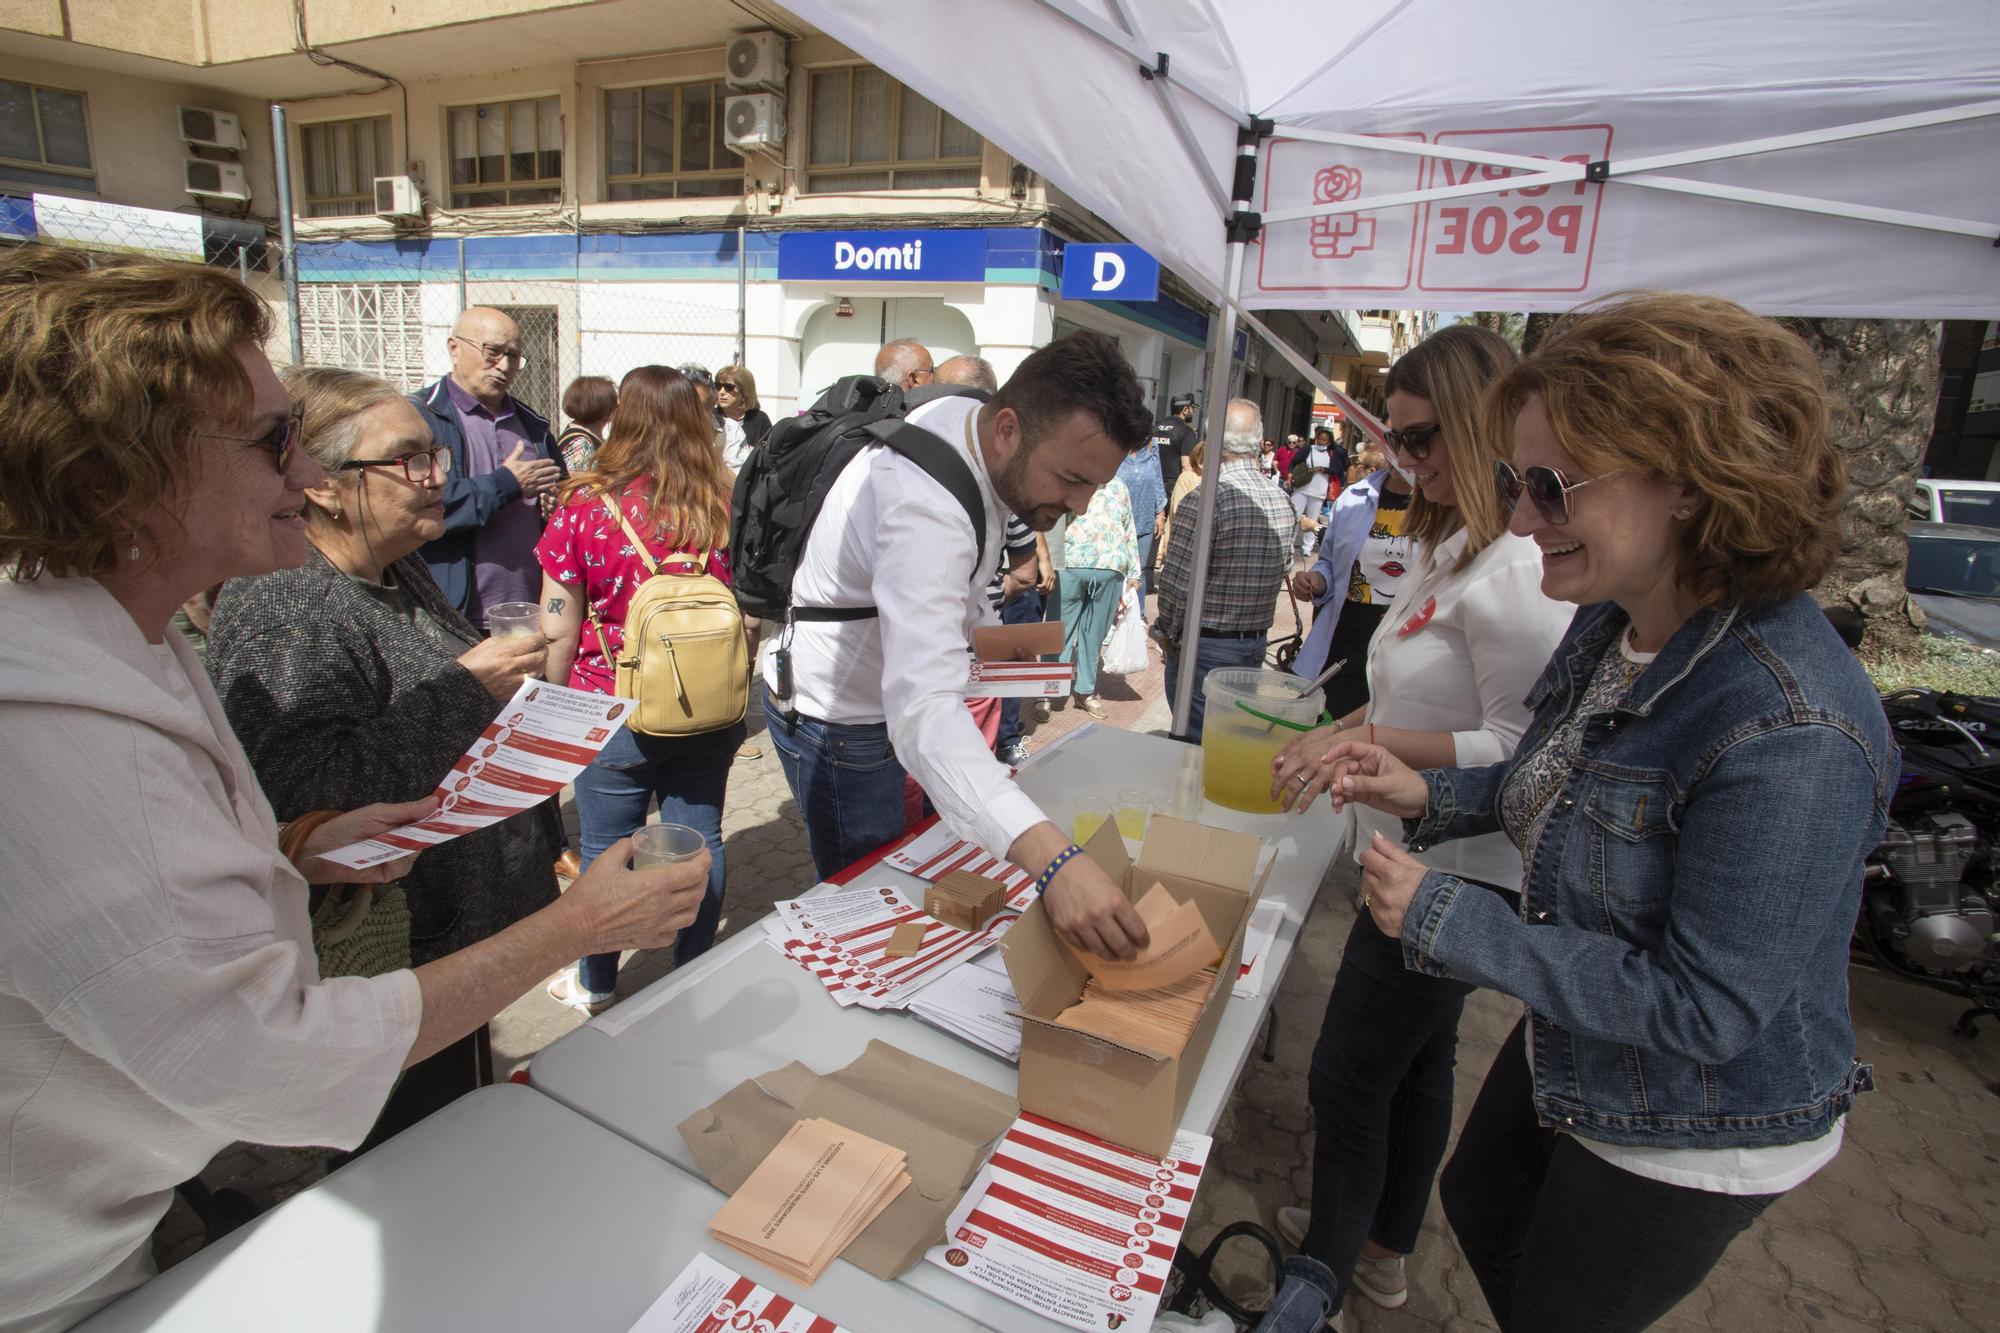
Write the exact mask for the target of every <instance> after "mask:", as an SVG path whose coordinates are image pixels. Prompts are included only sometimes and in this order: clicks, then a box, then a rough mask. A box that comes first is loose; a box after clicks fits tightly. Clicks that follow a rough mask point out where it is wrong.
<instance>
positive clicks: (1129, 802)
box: [1117, 791, 1153, 842]
mask: <svg viewBox="0 0 2000 1333" xmlns="http://www.w3.org/2000/svg"><path fill="white" fill-rule="evenodd" d="M1117 817H1118V832H1119V833H1120V834H1122V835H1123V836H1125V837H1127V838H1131V839H1132V840H1133V841H1135V842H1136V841H1138V840H1139V839H1140V838H1143V837H1145V836H1146V824H1147V821H1149V820H1151V819H1152V817H1153V796H1152V793H1151V792H1143V791H1121V792H1119V793H1118V805H1117Z"/></svg>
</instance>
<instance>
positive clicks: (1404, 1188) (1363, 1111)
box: [1270, 324, 1571, 1328]
mask: <svg viewBox="0 0 2000 1333" xmlns="http://www.w3.org/2000/svg"><path fill="white" fill-rule="evenodd" d="M1513 364H1514V350H1513V348H1511V347H1509V346H1508V345H1507V343H1506V342H1505V341H1503V340H1502V339H1501V338H1500V337H1499V336H1498V335H1497V334H1494V333H1492V332H1490V331H1488V330H1486V329H1482V328H1479V327H1478V326H1476V325H1473V324H1457V325H1453V326H1451V327H1449V328H1446V329H1443V330H1441V331H1440V332H1438V333H1435V334H1433V335H1431V336H1430V337H1429V338H1427V339H1425V340H1424V341H1423V342H1421V343H1419V344H1418V345H1417V346H1416V347H1414V348H1412V349H1411V350H1410V351H1409V352H1408V353H1406V354H1405V355H1404V356H1403V357H1402V358H1401V359H1400V360H1398V361H1397V362H1396V363H1395V364H1394V365H1392V366H1391V367H1390V368H1389V375H1388V382H1387V390H1388V399H1387V407H1388V415H1389V424H1390V426H1391V427H1392V429H1391V430H1390V431H1389V444H1390V447H1391V448H1393V449H1394V450H1395V451H1396V454H1397V461H1398V462H1399V463H1400V464H1401V466H1402V467H1403V468H1404V469H1406V470H1407V471H1408V472H1410V473H1411V474H1412V476H1413V477H1414V479H1415V485H1416V493H1415V495H1414V496H1413V497H1412V499H1411V501H1410V504H1409V508H1408V510H1407V512H1406V516H1405V521H1404V523H1403V526H1402V532H1403V534H1404V535H1405V536H1407V537H1408V538H1409V539H1410V541H1411V543H1412V546H1413V550H1412V552H1411V553H1410V554H1409V556H1408V557H1407V558H1408V561H1409V564H1410V568H1409V569H1408V570H1407V572H1405V573H1404V574H1403V576H1402V578H1401V580H1400V583H1399V586H1398V588H1397V592H1396V599H1395V602H1394V603H1393V606H1392V609H1391V610H1390V612H1389V613H1388V614H1387V615H1386V616H1384V617H1383V619H1382V620H1381V623H1380V624H1378V625H1377V626H1376V627H1375V632H1374V635H1373V637H1372V638H1371V639H1370V640H1369V642H1368V646H1367V650H1366V653H1365V655H1364V660H1362V661H1357V662H1355V663H1354V664H1353V666H1352V667H1350V668H1349V669H1350V670H1357V671H1362V672H1365V674H1366V678H1367V682H1368V702H1367V703H1366V704H1364V705H1362V706H1361V707H1358V708H1356V709H1354V710H1353V711H1352V712H1350V713H1348V714H1347V715H1346V716H1344V717H1341V718H1338V719H1336V720H1335V722H1334V723H1333V725H1332V726H1330V727H1323V728H1321V729H1319V730H1317V731H1314V732H1311V733H1309V734H1307V735H1305V736H1302V737H1300V738H1299V739H1298V741H1296V742H1295V743H1293V744H1292V745H1290V746H1288V747H1287V748H1286V749H1285V750H1284V751H1283V752H1282V753H1280V754H1279V756H1278V758H1277V760H1276V761H1275V762H1274V763H1273V765H1272V770H1273V781H1272V795H1273V796H1274V797H1276V798H1277V799H1278V800H1279V801H1280V802H1281V803H1282V804H1284V805H1285V806H1286V807H1287V808H1289V809H1292V810H1295V811H1304V810H1305V808H1306V807H1307V805H1308V804H1309V803H1310V800H1311V797H1312V795H1313V794H1314V791H1313V788H1312V783H1313V781H1314V779H1315V776H1316V773H1317V764H1318V761H1319V760H1320V758H1321V756H1323V755H1325V754H1326V753H1327V752H1328V751H1329V750H1332V749H1333V748H1334V747H1335V746H1336V745H1337V744H1339V743H1340V742H1341V741H1343V740H1346V739H1347V738H1349V737H1352V736H1361V737H1364V738H1372V739H1373V740H1374V741H1375V743H1376V744H1379V745H1381V746H1384V747H1387V748H1388V749H1389V750H1391V751H1393V752H1395V753H1396V754H1397V755H1399V756H1400V757H1401V758H1402V759H1403V760H1404V761H1405V762H1406V763H1409V764H1411V765H1424V766H1429V765H1437V764H1452V763H1458V764H1466V763H1474V764H1477V763H1491V762H1494V761H1496V760H1498V759H1501V758H1504V757H1505V756H1506V755H1508V754H1510V753H1512V752H1513V749H1514V743H1515V742H1516V741H1517V740H1519V739H1520V736H1521V733H1522V732H1523V731H1524V730H1525V729H1526V728H1527V725H1528V709H1527V706H1526V705H1525V704H1524V703H1523V700H1524V699H1525V698H1526V697H1527V694H1528V687H1529V686H1530V685H1531V684H1533V683H1534V679H1535V675H1536V673H1537V672H1539V671H1540V670H1541V669H1542V665H1543V663H1545V662H1547V661H1548V657H1549V652H1550V651H1551V650H1552V649H1553V648H1554V647H1555V645H1556V642H1557V640H1559V639H1560V638H1561V637H1562V633H1563V628H1564V627H1565V626H1566V625H1567V624H1568V623H1569V617H1570V612H1571V608H1569V607H1567V606H1563V605H1562V604H1560V603H1557V602H1553V601H1551V600H1550V599H1549V598H1547V597H1545V596H1544V595H1543V594H1542V590H1541V577H1542V575H1541V553H1540V552H1539V551H1538V550H1537V549H1536V547H1535V544H1534V543H1533V542H1531V541H1529V540H1527V539H1526V538H1524V537H1516V536H1511V535H1509V534H1508V532H1507V530H1506V528H1507V525H1506V518H1505V516H1504V515H1503V514H1502V513H1501V512H1500V504H1499V501H1498V499H1497V498H1496V497H1495V495H1494V493H1493V481H1492V477H1493V464H1494V462H1495V460H1496V459H1497V458H1498V457H1499V456H1500V455H1499V451H1498V447H1497V441H1496V439H1495V437H1494V436H1493V435H1492V434H1491V433H1490V432H1489V431H1487V430H1486V429H1485V428H1484V427H1483V426H1482V425H1481V423H1480V419H1479V403H1480V399H1481V396H1482V395H1484V394H1485V392H1486V391H1487V389H1488V388H1489V387H1490V386H1491V385H1492V384H1493V383H1494V382H1495V381H1496V380H1498V379H1499V378H1500V377H1501V376H1502V375H1504V374H1505V373H1506V372H1507V370H1508V369H1509V367H1511V366H1512V365H1513ZM1359 824H1360V828H1359V831H1358V838H1359V841H1360V843H1361V845H1363V846H1366V845H1367V844H1368V842H1369V840H1370V839H1371V838H1372V837H1373V836H1374V835H1376V834H1385V835H1388V836H1391V837H1393V836H1396V834H1397V829H1396V825H1395V822H1394V821H1393V820H1391V819H1389V818H1387V817H1386V816H1382V815H1378V814H1376V813H1375V812H1373V811H1366V812H1363V817H1362V819H1361V820H1360V821H1359ZM1423 855H1424V856H1425V858H1426V859H1427V860H1428V861H1429V862H1430V863H1431V864H1432V865H1435V866H1437V867H1438V868H1439V869H1441V870H1444V871H1448V872H1450V873H1451V874H1453V875H1456V876H1458V877H1459V878H1460V879H1461V880H1462V881H1464V882H1467V883H1471V884H1474V885H1477V886H1479V887H1478V888H1476V889H1474V890H1472V891H1473V892H1480V893H1484V894H1486V895H1487V896H1489V897H1491V898H1493V900H1494V902H1495V903H1496V904H1500V903H1503V902H1505V901H1507V900H1508V899H1509V897H1510V896H1511V895H1512V894H1514V893H1516V892H1517V891H1518V890H1519V889H1520V886H1521V858H1520V855H1519V853H1517V852H1516V851H1515V850H1514V848H1513V847H1512V846H1511V845H1510V844H1509V843H1508V842H1507V840H1506V839H1505V838H1501V837H1489V838H1484V839H1476V840H1468V841H1466V842H1463V843H1458V844H1453V845H1451V846H1448V847H1445V848H1442V849H1439V850H1437V851H1434V852H1425V853H1423ZM1471 992H1472V987H1471V986H1470V985H1468V984H1466V983H1464V982H1462V981H1458V980H1454V979H1452V978H1449V977H1431V976H1425V975H1423V974H1421V973H1416V972H1411V971H1407V970H1406V969H1405V968H1404V967H1403V956H1402V951H1401V946H1399V945H1398V944H1397V943H1396V941H1395V940H1393V939H1391V938H1389V937H1388V936H1387V935H1384V934H1383V933H1382V932H1381V931H1380V930H1378V929H1377V928H1376V926H1375V924H1374V922H1373V921H1372V920H1371V919H1370V918H1369V916H1368V914H1367V913H1366V912H1362V913H1360V914H1359V915H1358V916H1357V917H1356V918H1355V922H1354V926H1353V928H1352V929H1351V930H1350V932H1349V933H1348V937H1347V946H1346V949H1345V951H1344V952H1343V954H1342V956H1341V960H1340V967H1339V970H1338V972H1337V973H1336V974H1335V977H1334V983H1333V992H1332V994H1331V995H1330V996H1329V997H1328V999H1327V1007H1326V1017H1325V1020H1324V1022H1323V1023H1322V1024H1321V1027H1320V1035H1319V1043H1318V1045H1317V1047H1316V1048H1315V1049H1314V1052H1313V1060H1312V1067H1311V1072H1310V1076H1309V1085H1308V1092H1309V1098H1310V1101H1311V1104H1312V1110H1313V1115H1314V1119H1315V1120H1316V1122H1317V1124H1318V1129H1319V1133H1318V1137H1317V1140H1316V1142H1315V1144H1314V1148H1313V1188H1312V1207H1311V1210H1310V1212H1308V1211H1307V1210H1306V1209H1303V1208H1284V1209H1281V1210H1280V1211H1279V1214H1278V1230H1279V1233H1280V1234H1281V1235H1283V1236H1284V1237H1285V1238H1286V1239H1287V1240H1288V1241H1290V1242H1291V1243H1292V1244H1293V1245H1294V1246H1296V1247H1297V1249H1298V1254H1297V1255H1296V1256H1295V1257H1294V1258H1293V1259H1291V1260H1289V1261H1288V1264H1287V1269H1286V1272H1287V1275H1288V1279H1289V1285H1288V1286H1287V1288H1286V1289H1285V1292H1284V1293H1281V1297H1282V1300H1283V1301H1286V1302H1290V1303H1291V1304H1290V1307H1289V1308H1291V1309H1293V1310H1295V1311H1296V1310H1303V1311H1314V1310H1317V1311H1318V1312H1319V1314H1318V1318H1319V1319H1324V1318H1325V1317H1326V1316H1327V1315H1330V1314H1331V1313H1332V1312H1333V1311H1335V1310H1337V1309H1339V1308H1340V1305H1341V1302H1342V1300H1343V1299H1344V1298H1345V1296H1346V1295H1347V1293H1348V1291H1349V1290H1350V1286H1351V1287H1353V1288H1359V1290H1360V1291H1361V1292H1362V1294H1363V1295H1365V1296H1367V1297H1368V1298H1369V1299H1370V1300H1372V1301H1374V1302H1375V1303H1376V1304H1377V1305H1381V1306H1384V1307H1390V1308H1393V1307H1396V1306H1399V1305H1402V1304H1403V1303H1404V1302H1405V1301H1407V1300H1408V1299H1409V1286H1408V1282H1407V1279H1406V1278H1405V1276H1404V1263H1403V1260H1404V1257H1405V1256H1406V1255H1408V1254H1409V1253H1411V1251H1413V1250H1414V1249H1415V1248H1416V1245H1417V1235H1418V1229H1419V1227H1420V1226H1421V1224H1422V1222H1423V1217H1424V1209H1425V1207H1426V1206H1427V1205H1428V1204H1429V1202H1430V1194H1431V1183H1432V1181H1433V1180H1434V1179H1435V1178H1436V1176H1437V1169H1438V1163H1439V1162H1441V1161H1443V1160H1444V1151H1445V1145H1446V1142H1447V1141H1448V1140H1449V1138H1450V1135H1451V1096H1452V1066H1453V1063H1454V1060H1455V1055H1456V1051H1457V1046H1458V1020H1459V1014H1460V1012H1461V1011H1462V1010H1463V1008H1464V1006H1465V997H1466V996H1467V995H1469V994H1471ZM1270 1326H1271V1327H1277V1328H1291V1327H1301V1328H1303V1327H1305V1326H1306V1325H1305V1324H1296V1325H1294V1324H1286V1323H1279V1324H1274V1325H1270ZM1311 1327H1313V1328H1317V1327H1318V1323H1317V1322H1314V1323H1312V1325H1311Z"/></svg>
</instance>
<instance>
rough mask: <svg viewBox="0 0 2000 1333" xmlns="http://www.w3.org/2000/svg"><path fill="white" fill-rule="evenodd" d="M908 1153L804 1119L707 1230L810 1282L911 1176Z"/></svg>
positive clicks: (825, 1122)
mask: <svg viewBox="0 0 2000 1333" xmlns="http://www.w3.org/2000/svg"><path fill="white" fill-rule="evenodd" d="M904 1165H905V1161H904V1155H903V1153H902V1151H901V1150H900V1149H897V1148H892V1147H890V1146H889V1145H888V1144H886V1143H881V1142H878V1141H876V1140H875V1139H871V1138H869V1137H868V1136H867V1135H866V1134H857V1133H855V1132H854V1131H853V1130H851V1129H848V1128H847V1127H846V1126H844V1125H837V1124H835V1123H834V1122H833V1121H831V1120H818V1119H813V1120H801V1121H799V1122H798V1123H797V1124H795V1125H793V1126H792V1128H791V1130H790V1131H789V1132H788V1133H787V1134H786V1135H785V1137H784V1138H782V1139H780V1140H779V1141H778V1146H777V1147H775V1148H773V1149H772V1150H771V1152H770V1155H769V1156H767V1157H766V1158H765V1159H764V1161H763V1163H762V1164H761V1165H760V1166H758V1168H757V1169H756V1170H755V1171H752V1172H751V1173H750V1176H749V1178H748V1179H747V1180H745V1181H744V1182H743V1185H742V1187H741V1188H740V1189H738V1190H737V1191H736V1192H735V1193H734V1194H732V1195H730V1196H729V1202H728V1203H725V1204H724V1205H722V1211H720V1212H718V1213H717V1214H716V1215H715V1216H714V1217H713V1218H711V1219H709V1223H708V1230H709V1234H710V1235H712V1236H714V1237H715V1238H716V1239H717V1240H719V1241H721V1242H722V1243H723V1244H725V1245H730V1246H734V1247H735V1248H736V1249H739V1250H741V1251H742V1252H743V1253H745V1254H747V1255H749V1256H750V1257H751V1258H753V1259H756V1260H757V1261H758V1262H760V1263H763V1264H767V1265H769V1266H770V1267H772V1268H774V1269H776V1270H777V1271H778V1272H780V1273H783V1274H785V1275H786V1276H788V1277H793V1278H797V1279H798V1280H799V1281H800V1282H804V1283H812V1282H814V1281H816V1280H817V1279H818V1278H819V1275H820V1274H821V1273H823V1272H825V1271H826V1266H827V1265H828V1264H830V1263H832V1262H833V1261H834V1260H835V1259H836V1258H838V1257H839V1255H840V1252H841V1251H842V1250H844V1249H846V1248H847V1246H848V1244H849V1243H850V1242H851V1241H852V1240H853V1239H854V1238H855V1237H856V1236H858V1235H860V1234H861V1232H862V1230H863V1229H864V1228H865V1227H866V1226H867V1225H868V1224H869V1223H870V1222H873V1221H874V1220H875V1218H876V1217H877V1216H878V1215H879V1214H880V1213H881V1212H882V1210H883V1209H884V1208H887V1207H888V1206H889V1202H890V1200H892V1199H894V1198H895V1197H896V1196H897V1195H898V1194H901V1193H902V1192H903V1190H904V1188H905V1187H907V1186H908V1185H909V1183H910V1176H909V1173H908V1172H907V1171H905V1170H904V1169H903V1168H904Z"/></svg>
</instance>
